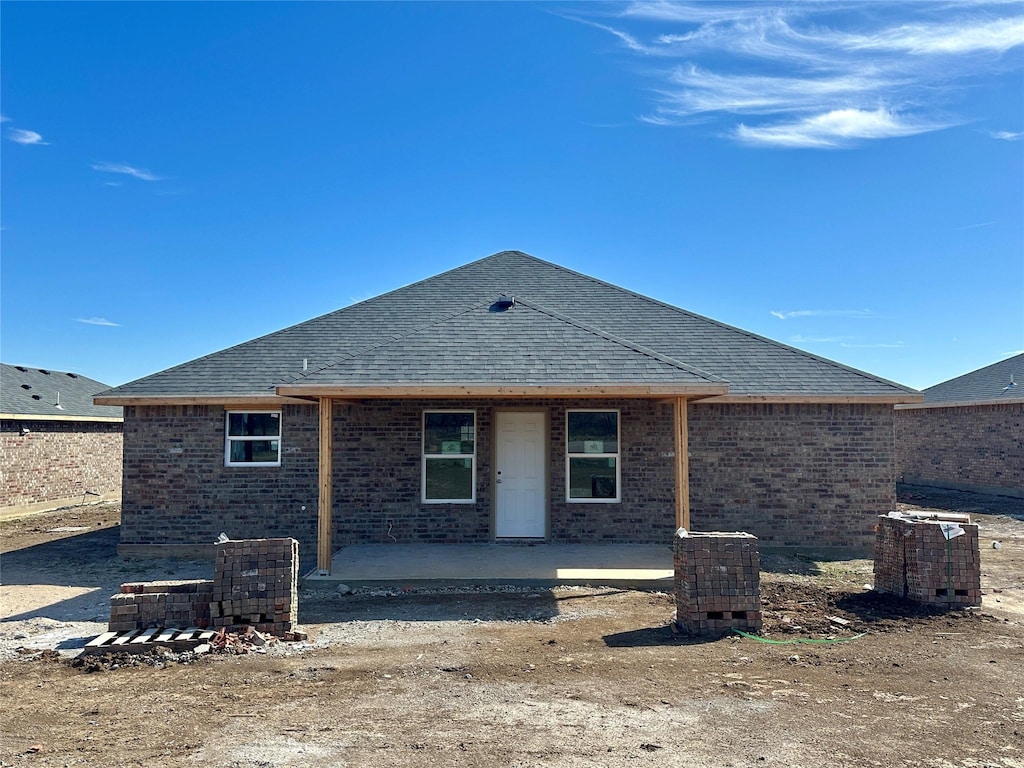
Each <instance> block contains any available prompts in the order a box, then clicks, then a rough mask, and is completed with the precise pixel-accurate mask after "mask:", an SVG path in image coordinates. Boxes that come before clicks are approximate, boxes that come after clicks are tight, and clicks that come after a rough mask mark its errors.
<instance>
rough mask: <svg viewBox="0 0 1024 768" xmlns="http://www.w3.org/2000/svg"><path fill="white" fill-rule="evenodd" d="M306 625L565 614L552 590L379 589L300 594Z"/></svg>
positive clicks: (531, 618) (543, 618)
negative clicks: (459, 590) (339, 593)
mask: <svg viewBox="0 0 1024 768" xmlns="http://www.w3.org/2000/svg"><path fill="white" fill-rule="evenodd" d="M299 600H300V603H301V606H302V607H301V615H302V623H303V624H325V623H333V622H341V621H548V620H549V619H553V618H555V617H556V616H558V615H559V610H558V600H556V599H555V597H554V595H553V594H552V593H551V591H550V590H537V591H536V592H532V591H531V592H525V593H521V592H512V593H509V592H480V593H477V592H432V593H426V594H418V593H415V592H409V593H401V592H400V593H397V594H396V593H394V592H390V591H383V590H382V591H376V592H369V593H365V594H363V593H361V594H354V595H338V594H334V593H324V592H310V593H306V594H300V598H299Z"/></svg>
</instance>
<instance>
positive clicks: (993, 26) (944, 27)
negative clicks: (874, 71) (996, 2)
mask: <svg viewBox="0 0 1024 768" xmlns="http://www.w3.org/2000/svg"><path fill="white" fill-rule="evenodd" d="M836 42H838V44H839V45H841V46H843V47H845V48H851V49H853V50H888V51H905V52H907V53H911V54H915V55H922V54H965V53H976V52H984V51H990V52H995V53H1003V52H1005V51H1008V50H1010V49H1011V48H1015V47H1016V46H1018V45H1024V18H1007V19H968V20H965V21H963V22H958V21H957V19H949V20H948V21H946V22H940V23H933V24H904V25H901V26H898V27H894V28H892V29H885V30H881V31H879V32H876V33H874V34H869V35H839V36H837V37H836Z"/></svg>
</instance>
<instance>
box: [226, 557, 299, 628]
mask: <svg viewBox="0 0 1024 768" xmlns="http://www.w3.org/2000/svg"><path fill="white" fill-rule="evenodd" d="M298 576H299V543H298V542H297V541H296V540H295V539H244V540H241V541H226V542H223V543H222V544H219V545H218V546H217V557H216V561H215V564H214V575H213V585H214V586H213V599H212V602H211V604H210V616H211V622H212V626H214V627H229V626H235V625H243V624H247V625H250V626H254V627H255V628H256V629H257V630H258V631H260V632H270V633H273V634H283V633H285V632H291V631H292V630H293V629H294V628H295V625H296V623H297V617H298V612H299V593H298Z"/></svg>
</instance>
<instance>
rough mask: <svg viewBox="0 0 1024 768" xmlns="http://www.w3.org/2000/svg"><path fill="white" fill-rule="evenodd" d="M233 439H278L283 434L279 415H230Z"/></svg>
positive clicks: (229, 427)
mask: <svg viewBox="0 0 1024 768" xmlns="http://www.w3.org/2000/svg"><path fill="white" fill-rule="evenodd" d="M228 434H229V435H231V437H277V436H279V435H280V434H281V414H279V413H229V414H228Z"/></svg>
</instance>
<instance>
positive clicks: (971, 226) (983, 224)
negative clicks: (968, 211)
mask: <svg viewBox="0 0 1024 768" xmlns="http://www.w3.org/2000/svg"><path fill="white" fill-rule="evenodd" d="M993 224H995V222H994V221H980V222H978V223H977V224H965V225H964V226H962V227H954V228H953V231H954V232H962V231H963V230H965V229H980V228H981V227H991V226H992V225H993Z"/></svg>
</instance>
